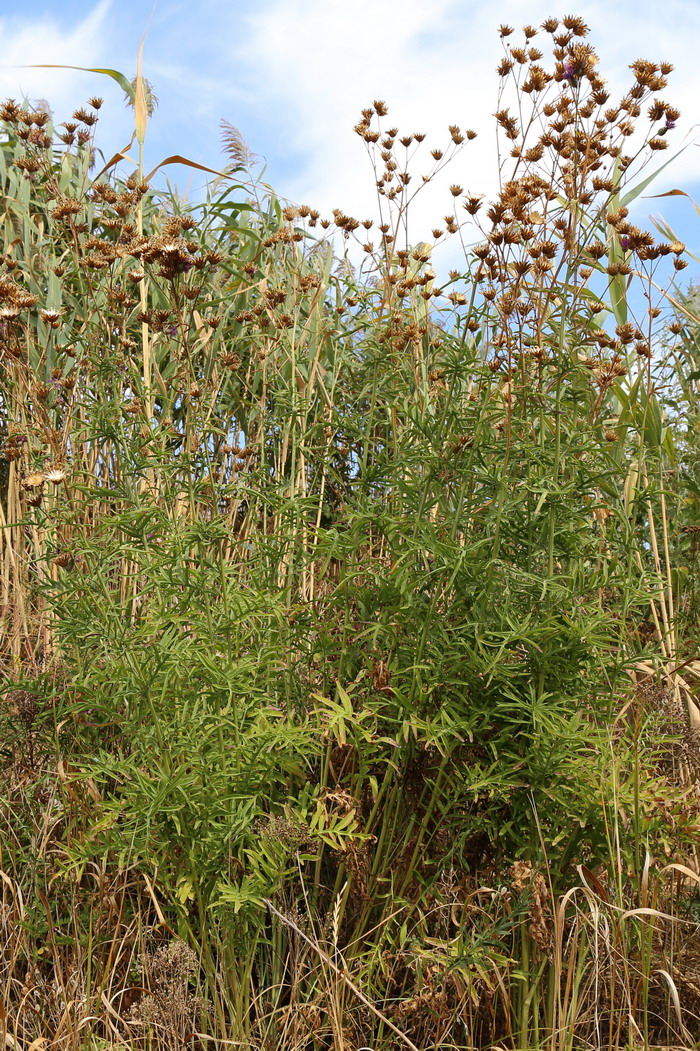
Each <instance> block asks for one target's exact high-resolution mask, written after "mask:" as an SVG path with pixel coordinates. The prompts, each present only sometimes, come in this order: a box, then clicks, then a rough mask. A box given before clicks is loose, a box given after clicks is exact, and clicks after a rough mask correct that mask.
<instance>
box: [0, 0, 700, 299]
mask: <svg viewBox="0 0 700 1051" xmlns="http://www.w3.org/2000/svg"><path fill="white" fill-rule="evenodd" d="M566 13H569V9H568V8H567V10H561V11H557V10H556V9H555V8H553V6H552V3H551V2H549V0H547V2H545V3H542V2H540V0H531V2H526V0H517V2H514V0H499V2H498V3H495V4H494V3H484V2H475V0H347V2H346V0H199V2H197V0H156V2H155V4H154V5H153V6H152V5H151V0H145V2H140V0H97V2H95V3H90V2H79V0H62V2H61V3H60V4H59V3H57V2H56V0H25V2H24V3H23V5H22V6H21V9H20V6H19V5H17V6H14V7H13V8H12V9H10V7H9V5H7V4H0V39H1V40H2V55H1V59H2V61H1V62H0V95H2V96H3V97H16V98H18V99H19V98H21V97H22V96H26V97H27V98H29V99H31V100H36V99H46V100H47V101H48V102H49V104H50V106H51V108H52V110H53V112H54V114H55V116H56V120H57V121H58V122H60V121H62V120H69V119H70V114H71V112H72V110H73V109H75V108H76V107H78V106H80V105H83V104H84V103H85V101H86V100H87V99H88V98H89V97H90V96H92V95H95V94H98V95H101V96H103V97H104V98H105V105H104V107H103V109H102V113H101V122H100V127H99V132H98V137H97V144H98V147H99V148H100V149H101V150H102V151H103V152H104V154H105V156H106V157H109V156H111V155H112V154H114V153H115V152H116V151H117V150H119V149H121V148H122V147H124V146H125V145H126V143H127V142H128V141H129V138H130V136H131V132H132V127H133V115H132V113H131V111H129V110H128V109H127V108H126V107H125V105H124V99H123V93H122V92H121V90H120V88H119V87H118V86H117V85H116V84H115V83H114V82H113V81H112V80H111V79H109V78H108V77H105V76H100V75H97V74H91V73H83V72H78V71H76V70H66V69H37V68H31V67H32V66H36V65H38V64H41V63H53V64H62V65H73V66H95V67H110V68H113V69H117V70H119V71H120V72H122V73H124V74H125V75H126V76H127V77H129V78H131V77H132V76H133V75H134V73H135V69H136V59H137V53H138V48H139V44H140V42H141V39H142V37H143V34H144V32H145V33H146V37H145V44H144V51H143V71H144V75H145V76H146V77H147V78H148V79H149V81H150V82H151V83H152V84H153V87H154V90H155V92H156V94H157V96H158V98H159V106H158V108H157V110H156V112H155V114H154V117H153V119H152V121H151V122H150V124H149V127H148V131H147V138H146V162H145V163H146V170H149V169H150V168H151V167H155V165H156V164H158V163H159V161H161V160H162V159H163V158H165V157H167V156H170V155H173V154H176V153H177V154H182V155H184V156H187V157H189V158H191V159H192V160H194V161H197V162H199V163H200V164H205V165H207V166H209V167H211V168H214V169H218V168H220V167H221V166H223V165H224V164H225V163H226V158H225V155H224V154H223V152H222V145H221V132H220V127H219V122H220V120H221V118H225V119H226V120H228V121H230V122H231V123H232V124H234V125H235V126H236V127H238V128H239V129H240V131H241V132H242V134H243V137H244V138H245V140H246V142H247V143H248V146H249V148H250V150H252V151H253V153H254V154H255V155H257V157H258V158H259V159H260V165H261V166H263V165H264V166H265V172H264V179H265V181H266V182H268V183H270V184H271V185H272V186H273V187H274V189H275V191H276V192H277V193H278V194H279V195H280V196H281V197H283V198H286V199H288V200H290V201H292V202H294V203H297V204H302V203H305V204H308V205H309V206H311V207H315V208H318V209H319V210H320V211H321V213H322V214H323V215H325V214H328V213H329V212H330V210H331V208H333V207H340V208H342V209H343V210H344V211H345V212H347V213H349V214H351V215H356V216H357V217H358V218H366V217H367V218H370V217H371V218H373V217H375V216H376V203H375V202H376V196H375V190H374V180H373V176H372V170H371V166H370V163H369V160H368V158H367V155H366V152H365V146H364V144H363V143H362V141H361V140H360V139H359V138H358V136H357V135H355V134H354V132H353V126H354V124H355V123H356V122H357V120H358V119H359V116H360V111H361V110H362V108H363V107H365V106H367V105H369V104H371V102H372V100H373V99H383V100H385V101H386V103H387V104H388V106H389V115H390V121H391V123H393V124H395V125H396V126H398V127H399V128H400V129H401V130H402V132H403V133H408V134H410V133H414V132H417V131H421V132H424V133H426V136H427V138H426V143H425V146H426V147H428V148H431V147H432V146H444V145H445V144H446V143H447V141H448V133H447V126H448V125H450V124H457V125H459V126H460V127H462V128H466V127H469V128H473V129H474V130H475V131H476V132H477V133H478V137H477V139H476V140H475V141H474V142H473V143H470V144H469V145H468V147H466V148H465V149H464V150H463V151H462V152H461V153H460V154H459V156H458V157H457V158H456V159H455V161H454V164H453V167H452V168H451V169H449V171H448V172H447V173H446V175H445V183H444V184H442V185H440V184H439V183H438V184H437V185H436V186H435V187H433V186H432V185H431V186H430V187H428V188H427V192H425V193H424V194H422V195H421V198H420V199H419V200H417V201H416V206H415V209H414V213H413V217H412V225H411V234H412V240H413V241H419V240H423V239H429V237H430V229H431V227H433V226H435V225H436V222H439V219H440V217H441V216H442V214H443V213H444V212H445V211H446V210H447V209H446V206H445V205H446V184H449V183H450V182H454V183H457V184H460V185H462V186H464V188H465V189H468V190H469V191H470V192H474V193H484V194H486V195H487V196H488V195H489V194H492V193H493V192H494V190H495V188H496V186H497V170H496V165H495V156H496V153H495V141H496V140H495V130H494V121H493V113H494V111H495V110H496V109H497V108H498V100H497V89H498V77H497V75H496V72H495V70H496V66H497V64H498V62H499V61H500V58H501V56H502V44H501V41H500V39H499V34H498V26H499V24H500V23H501V22H507V23H510V24H511V25H513V26H515V27H516V28H520V27H521V26H522V24H523V23H525V22H529V23H532V24H535V25H538V24H540V23H541V22H542V20H543V19H544V18H545V17H547V16H548V15H552V14H555V15H562V14H566ZM573 13H575V14H579V15H581V16H582V17H584V18H585V20H586V22H587V23H588V25H589V26H590V28H591V36H590V38H589V40H590V42H591V43H592V44H593V46H594V47H595V48H596V50H597V51H598V53H599V55H600V66H599V71H600V73H601V74H602V75H603V76H604V77H605V78H606V79H607V80H608V83H609V86H610V88H611V90H612V93H613V95H618V94H619V95H621V94H623V92H624V90H625V88H626V87H627V86H629V85H630V84H631V80H630V77H631V74H630V71H629V69H628V67H629V64H630V63H631V62H633V61H634V60H635V59H637V58H649V59H653V60H655V61H670V62H673V64H674V66H675V72H674V73H673V74H672V76H671V78H670V81H669V86H668V89H667V90H666V91H665V92H664V93H663V98H665V99H666V100H668V101H669V102H671V103H672V104H674V105H676V106H677V107H678V108H679V109H680V110H681V112H682V117H681V120H680V121H679V122H678V127H677V129H676V130H675V132H674V133H673V134H674V136H675V138H674V140H673V142H672V146H673V147H674V149H673V150H669V151H667V153H666V154H664V155H660V154H655V155H654V156H655V160H656V158H658V159H659V163H661V160H665V159H666V158H667V156H668V155H670V154H671V153H672V152H675V149H680V147H681V146H685V149H684V150H683V152H682V153H681V155H680V156H679V157H678V158H677V159H676V160H675V161H674V162H673V163H672V164H670V165H669V166H668V167H667V169H666V170H665V171H664V172H663V173H662V174H661V175H660V176H659V178H658V180H657V181H656V182H655V183H654V185H653V187H652V188H650V190H649V191H648V192H649V193H656V194H658V193H663V192H665V191H668V190H670V189H675V188H679V189H683V190H684V191H685V192H687V193H688V194H690V196H691V197H693V198H694V199H695V200H699V201H700V163H699V161H700V154H699V153H698V148H699V147H698V145H697V144H698V143H700V77H699V76H698V72H697V48H698V44H699V43H700V0H663V2H659V0H617V2H616V3H615V4H614V5H612V4H610V3H609V2H607V0H604V2H597V0H581V2H579V3H578V4H577V5H574V6H573ZM542 37H543V47H542V49H543V50H544V51H545V54H546V52H547V44H548V43H549V37H548V36H547V35H546V34H542ZM416 163H417V165H418V167H417V168H416V169H415V170H416V171H419V170H420V163H419V162H418V161H417V162H416ZM166 171H167V174H168V177H169V178H170V179H171V181H173V182H174V183H176V184H177V185H178V187H179V188H180V189H181V190H183V191H185V190H186V191H187V192H188V193H189V194H190V195H191V196H192V197H193V198H195V199H197V198H201V196H202V194H203V191H204V183H205V176H203V175H202V174H201V173H195V172H193V171H192V170H191V169H189V168H185V167H182V166H172V167H170V168H168V169H166ZM431 195H432V196H431ZM451 203H452V202H451V200H450V201H448V202H447V207H450V206H451ZM650 215H657V216H662V217H663V218H665V219H666V221H667V222H669V223H670V224H671V226H672V228H673V229H674V230H675V232H676V233H677V234H678V235H679V236H680V237H681V238H682V239H683V240H685V241H686V243H687V244H688V246H689V248H690V249H691V250H692V251H694V252H695V253H696V254H698V255H700V216H698V214H697V213H696V211H695V210H694V208H693V205H692V203H691V201H690V200H689V199H687V198H683V197H680V196H678V197H673V198H665V199H664V198H662V199H656V200H652V199H643V200H641V201H640V202H639V204H638V205H637V211H636V214H635V216H634V218H635V221H637V222H638V223H639V224H640V225H645V226H649V218H648V217H649V216H650ZM684 277H686V278H687V279H688V280H692V279H693V278H694V277H695V278H700V263H696V262H694V261H691V263H690V265H689V267H688V269H687V270H686V271H684Z"/></svg>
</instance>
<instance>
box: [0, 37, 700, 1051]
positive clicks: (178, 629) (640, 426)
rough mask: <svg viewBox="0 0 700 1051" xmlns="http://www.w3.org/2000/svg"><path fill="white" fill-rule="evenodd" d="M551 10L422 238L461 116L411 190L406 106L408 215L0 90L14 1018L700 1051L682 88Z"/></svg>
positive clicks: (170, 1037) (4, 1014) (240, 145)
mask: <svg viewBox="0 0 700 1051" xmlns="http://www.w3.org/2000/svg"><path fill="white" fill-rule="evenodd" d="M542 31H543V32H544V34H545V35H549V36H550V37H551V48H552V59H551V62H550V63H549V64H548V65H547V64H546V63H545V62H544V55H543V52H542V51H541V50H540V48H539V47H538V46H537V44H536V38H538V37H539V33H540V31H539V30H536V29H535V28H534V27H531V26H527V27H525V29H524V31H523V39H522V42H521V43H519V44H515V43H512V42H511V40H512V37H513V30H512V29H511V28H510V27H508V26H502V27H501V30H500V34H501V38H502V40H503V46H504V57H503V60H502V62H501V65H500V68H499V71H498V72H499V79H500V83H501V88H500V93H499V102H498V111H497V113H496V121H497V124H498V127H499V129H500V133H501V143H502V145H501V147H500V148H501V157H500V162H501V187H500V191H499V193H498V195H497V196H496V198H495V200H493V201H492V202H490V203H489V202H483V201H482V200H481V198H480V197H479V196H478V195H476V194H474V193H473V192H471V191H469V192H465V191H464V189H463V188H462V187H461V186H459V185H457V184H456V183H455V184H453V185H452V186H451V187H450V189H449V191H448V195H449V205H448V207H447V212H446V214H445V216H444V217H443V218H442V220H441V221H440V224H439V225H436V226H435V229H433V231H432V243H429V242H427V241H421V242H418V243H414V242H413V241H412V240H410V238H409V230H408V222H407V218H408V209H409V205H410V203H411V201H412V199H413V197H414V196H415V193H416V192H418V191H419V190H420V189H421V188H422V187H423V186H424V185H426V184H427V183H429V182H431V181H432V180H433V179H434V178H435V177H436V175H437V174H438V173H439V172H440V171H441V170H442V168H443V167H444V165H445V164H446V163H448V162H450V163H453V164H456V163H458V161H459V156H460V151H461V150H462V147H466V146H467V144H468V142H469V141H470V140H471V139H472V138H473V135H474V133H473V132H471V131H469V130H466V129H462V128H460V127H458V126H456V125H455V126H451V127H450V128H449V129H448V140H449V141H448V144H447V146H446V147H444V148H437V147H435V148H433V149H432V150H431V151H430V157H431V161H430V162H429V166H428V169H427V172H426V174H425V175H424V176H422V177H420V176H418V177H417V178H416V177H414V175H413V174H412V172H411V165H412V164H415V163H416V161H417V159H418V158H419V157H420V152H419V151H421V150H422V149H423V142H424V140H425V136H424V135H423V134H415V133H413V134H410V135H401V134H400V132H399V130H398V129H395V128H391V127H389V128H387V127H385V123H384V122H385V118H387V117H388V108H387V105H386V103H384V102H383V101H382V100H375V101H374V103H373V104H372V106H371V107H368V108H367V109H366V110H364V111H363V113H362V115H361V119H360V121H359V122H358V123H357V125H356V127H355V131H356V133H357V134H358V135H359V136H360V138H361V139H362V140H363V141H364V142H365V144H366V145H367V148H368V152H369V155H370V158H371V161H372V164H373V171H374V178H375V182H376V187H377V192H378V209H379V215H378V220H377V221H376V231H378V235H377V233H376V232H375V233H374V234H373V235H371V234H370V232H369V231H370V230H372V229H375V220H370V219H367V220H362V221H361V220H357V219H355V218H353V217H351V216H349V215H347V214H346V213H345V212H343V211H342V210H340V209H337V210H335V211H334V213H333V215H332V217H329V218H323V217H322V216H321V214H320V212H318V211H316V210H314V209H312V208H310V207H308V206H296V205H290V204H286V203H284V202H282V201H280V200H279V199H278V198H277V197H276V196H275V194H274V193H273V192H272V190H270V189H269V187H266V186H264V185H263V184H262V183H261V182H260V181H259V180H256V179H255V178H254V177H253V174H252V168H251V164H252V161H251V155H250V151H249V150H248V149H247V147H246V145H245V143H244V142H243V141H242V139H241V137H240V135H239V133H238V132H237V130H236V129H235V128H233V127H232V126H231V125H228V124H226V123H224V125H223V131H224V142H225V146H226V148H227V150H228V152H229V158H230V160H231V167H230V169H228V170H227V172H226V174H225V175H224V176H223V177H219V178H218V179H217V181H216V182H215V183H214V184H213V186H212V188H211V192H210V195H209V197H208V198H207V200H206V201H205V202H203V203H201V204H188V203H186V202H185V201H184V200H182V199H181V198H180V197H179V196H178V195H177V193H175V192H168V193H163V192H159V191H157V190H155V189H153V186H152V177H153V174H154V173H151V175H150V176H148V175H144V173H143V171H142V167H141V165H139V167H138V169H137V170H136V171H135V172H134V173H132V174H130V175H129V176H128V177H122V176H121V175H120V174H119V168H118V167H117V166H116V163H111V164H108V165H106V166H105V167H104V168H103V170H102V171H100V172H99V173H96V172H95V168H96V167H97V153H96V148H95V140H94V133H95V127H96V124H97V120H98V116H99V111H100V107H101V100H100V99H97V98H94V99H91V100H90V103H89V105H88V106H87V107H86V108H82V109H79V110H76V112H75V113H74V114H73V118H72V120H71V121H68V122H66V123H64V124H63V125H61V127H60V128H59V127H57V126H55V125H54V120H53V117H52V115H51V114H50V113H49V112H48V110H47V109H45V108H41V107H40V108H35V109H33V108H32V107H31V106H29V104H25V105H23V106H20V105H18V104H17V103H15V102H12V101H10V102H7V103H6V104H5V105H4V107H2V109H1V110H0V120H2V122H3V128H4V136H3V139H2V141H1V142H0V181H1V182H2V186H3V198H2V205H1V206H0V207H2V215H3V219H4V223H3V227H2V237H3V238H4V242H3V244H2V246H1V247H2V253H3V254H2V260H1V265H0V403H1V405H2V410H3V416H4V419H5V423H4V428H3V431H2V433H1V435H0V437H1V439H2V457H3V460H2V461H1V462H0V516H1V519H0V526H1V527H2V528H1V529H0V572H1V573H2V581H1V584H0V587H1V589H2V590H1V595H2V598H1V600H0V601H1V603H2V609H3V614H4V615H3V618H2V626H1V629H0V658H1V660H2V666H3V671H4V680H3V683H2V686H1V687H0V726H1V727H2V729H1V730H0V739H1V740H2V742H3V743H2V746H1V759H2V763H3V770H4V778H5V780H4V787H3V789H2V792H0V822H1V826H0V875H2V884H1V885H0V886H1V888H2V889H1V897H0V926H2V931H3V937H2V944H3V945H4V949H3V950H2V952H0V1032H2V1035H3V1037H4V1039H5V1043H6V1044H7V1046H12V1047H18V1048H30V1047H35V1048H36V1047H40V1046H44V1045H48V1044H50V1045H51V1046H52V1047H57V1048H63V1047H65V1048H71V1049H73V1048H75V1049H78V1048H82V1047H91V1048H92V1047H108V1046H113V1045H120V1046H131V1047H144V1048H145V1047H164V1048H165V1047H168V1048H171V1047H172V1048H175V1047H181V1046H183V1045H184V1044H185V1043H200V1044H201V1045H202V1046H205V1045H208V1044H216V1045H219V1044H220V1045H221V1046H227V1045H228V1044H230V1043H231V1042H234V1043H236V1044H241V1045H242V1046H243V1045H244V1046H252V1047H256V1048H268V1047H270V1046H273V1045H279V1046H284V1047H287V1046H288V1047H292V1048H294V1049H298V1051H321V1049H322V1048H323V1049H325V1048H329V1047H331V1046H332V1047H338V1048H341V1047H342V1048H347V1049H357V1048H360V1047H367V1046H372V1047H378V1048H383V1047H385V1046H386V1047H392V1048H394V1047H399V1046H404V1047H405V1046H408V1047H410V1048H413V1051H416V1049H417V1048H426V1047H429V1046H430V1047H438V1046H444V1045H448V1044H449V1045H451V1046H454V1047H459V1048H465V1049H467V1048H469V1049H473V1048H477V1047H478V1048H490V1047H496V1046H498V1047H508V1048H512V1049H513V1051H515V1049H522V1048H526V1047H532V1048H540V1047H545V1046H546V1047H548V1048H552V1049H562V1051H564V1049H567V1051H568V1049H572V1051H573V1049H574V1048H579V1047H583V1046H588V1047H601V1048H602V1047H605V1048H610V1049H613V1048H615V1049H617V1048H625V1047H632V1046H635V1047H641V1046H644V1047H651V1046H669V1047H670V1046H684V1047H688V1046H692V1041H693V1040H696V1039H697V1033H698V1031H699V1030H698V1027H699V1026H700V981H699V979H698V966H699V961H698V955H697V948H696V946H695V942H694V940H693V939H694V935H695V934H696V931H697V924H698V921H699V920H700V915H699V913H698V900H699V899H698V883H699V882H700V877H699V876H698V872H699V871H700V866H699V864H698V861H699V859H698V856H697V842H698V838H697V837H698V829H699V828H700V809H699V806H698V802H699V801H698V783H699V776H700V746H699V744H698V740H699V735H700V729H699V727H700V713H699V711H698V701H697V680H698V676H700V661H698V659H697V654H696V651H695V649H694V648H693V647H694V643H693V638H694V633H695V632H696V631H697V628H698V600H697V587H696V584H695V582H694V580H695V574H696V570H697V557H698V543H697V535H698V529H699V528H700V527H698V518H697V512H698V501H699V500H700V479H699V478H698V475H697V463H696V461H697V448H698V434H699V433H700V432H699V429H698V419H699V417H698V411H697V391H698V386H697V384H698V377H700V356H699V352H698V343H697V338H696V334H697V329H696V327H695V325H696V324H697V312H696V311H695V308H694V302H695V300H694V298H693V292H692V289H691V291H690V292H689V293H687V294H686V295H679V294H675V293H672V292H671V291H669V290H668V289H667V290H666V292H663V291H658V289H659V287H660V286H661V287H663V285H662V282H663V280H664V278H663V273H664V270H663V267H664V266H666V267H668V264H669V263H671V269H672V270H673V276H675V275H676V274H677V273H678V272H680V271H681V270H682V269H683V267H684V266H685V265H686V259H685V258H684V255H685V250H684V247H683V245H682V244H681V243H680V242H679V241H678V240H677V239H676V238H675V236H674V235H673V234H672V232H671V231H670V230H668V229H665V228H663V227H661V228H660V229H659V230H658V233H659V234H660V237H658V238H657V237H656V236H653V235H652V234H651V233H649V232H648V231H644V230H642V229H640V228H639V227H638V226H636V225H635V224H634V223H633V221H632V218H631V208H632V205H633V202H634V201H635V200H636V199H637V198H638V197H639V196H640V195H641V194H642V193H643V191H644V189H645V188H646V186H648V185H649V183H650V181H651V179H652V178H653V177H654V176H653V174H651V175H648V174H645V173H644V166H645V164H646V163H648V161H649V158H650V156H653V155H655V154H657V153H659V152H660V151H661V150H663V149H665V148H666V146H667V143H668V137H669V135H670V133H671V132H672V130H673V127H674V125H675V123H676V121H677V120H678V117H679V114H678V112H677V110H676V109H675V108H674V107H673V106H671V105H670V104H668V103H666V102H665V101H663V100H662V99H660V98H659V94H660V92H662V91H664V90H665V88H666V78H667V76H668V75H669V73H670V72H671V67H670V65H668V64H667V63H657V64H655V63H650V62H646V61H641V60H639V61H636V62H634V63H633V64H632V66H631V70H632V84H631V86H630V88H629V90H628V92H627V93H626V94H625V95H624V96H623V98H622V99H620V100H619V102H617V103H611V101H610V98H609V95H608V91H607V88H606V84H605V81H604V80H603V78H602V76H601V75H600V73H599V72H598V58H597V55H596V53H595V51H594V50H593V48H592V47H591V45H590V44H589V43H588V39H587V37H588V30H587V27H586V26H585V24H584V22H583V20H582V19H580V18H578V17H573V16H572V17H566V18H564V19H563V20H561V21H558V20H555V19H548V20H547V21H546V22H545V23H544V25H543V27H542ZM122 79H124V78H122ZM124 82H125V84H127V87H129V90H130V91H131V94H132V96H133V99H134V102H135V109H136V116H137V136H138V138H139V143H140V144H141V145H142V144H143V136H144V134H145V121H146V116H147V113H148V106H147V104H146V94H145V91H146V89H145V87H144V83H145V82H143V80H142V78H141V77H140V75H139V76H137V78H136V81H135V82H134V83H133V84H131V85H130V84H129V83H128V82H126V81H124ZM511 96H512V100H511ZM645 107H646V109H645ZM643 115H644V116H645V117H646V118H647V124H648V127H647V130H646V131H645V130H644V129H639V123H640V121H642V118H643ZM61 129H62V130H61ZM503 140H505V145H503ZM426 148H428V147H427V146H426ZM120 159H122V160H123V158H120V157H117V158H116V159H115V161H118V160H120ZM370 236H374V237H375V238H376V242H372V241H370V240H368V239H367V238H369V237H370ZM450 238H453V239H454V240H459V243H460V244H461V246H462V250H463V265H462V266H460V268H459V269H455V270H453V271H451V272H450V274H449V277H448V278H447V279H446V280H444V281H442V282H441V281H440V280H439V279H438V273H437V271H438V269H439V268H438V267H437V266H436V265H434V258H435V257H434V255H433V249H434V248H435V247H436V246H437V245H438V244H440V245H441V244H442V243H443V242H445V241H447V240H449V239H450ZM338 246H340V250H341V251H343V253H344V256H343V258H342V259H338V258H337V254H336V253H337V252H338V250H339V248H338ZM355 247H357V249H358V252H357V255H358V256H359V258H360V259H361V262H360V263H359V264H358V263H357V259H356V257H355V255H353V252H354V251H355ZM635 287H637V288H638V289H639V292H638V293H636V294H635V292H634V288H635ZM664 297H666V299H664ZM640 302H641V303H642V304H643V306H642V309H641V310H639V307H638V304H639V303H640ZM664 302H667V303H671V304H672V305H673V310H674V314H673V318H672V320H671V323H670V324H669V325H667V326H666V328H660V324H659V322H658V320H657V319H659V318H660V317H661V315H662V308H663V305H664ZM635 311H637V313H638V314H639V316H636V314H635Z"/></svg>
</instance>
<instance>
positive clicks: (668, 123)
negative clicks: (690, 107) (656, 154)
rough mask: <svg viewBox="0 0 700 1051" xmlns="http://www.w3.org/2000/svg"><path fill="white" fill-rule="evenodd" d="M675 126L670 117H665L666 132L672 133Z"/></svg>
mask: <svg viewBox="0 0 700 1051" xmlns="http://www.w3.org/2000/svg"><path fill="white" fill-rule="evenodd" d="M675 126H676V122H675V120H671V118H670V117H666V131H673V129H674V128H675Z"/></svg>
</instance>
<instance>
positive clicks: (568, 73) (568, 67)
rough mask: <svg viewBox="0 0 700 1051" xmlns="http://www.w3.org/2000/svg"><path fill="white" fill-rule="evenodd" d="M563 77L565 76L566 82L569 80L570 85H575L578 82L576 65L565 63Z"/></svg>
mask: <svg viewBox="0 0 700 1051" xmlns="http://www.w3.org/2000/svg"><path fill="white" fill-rule="evenodd" d="M562 76H563V78H564V80H568V81H569V82H570V83H573V82H574V81H575V80H576V73H575V71H574V64H573V62H565V63H564V72H563V74H562Z"/></svg>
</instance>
